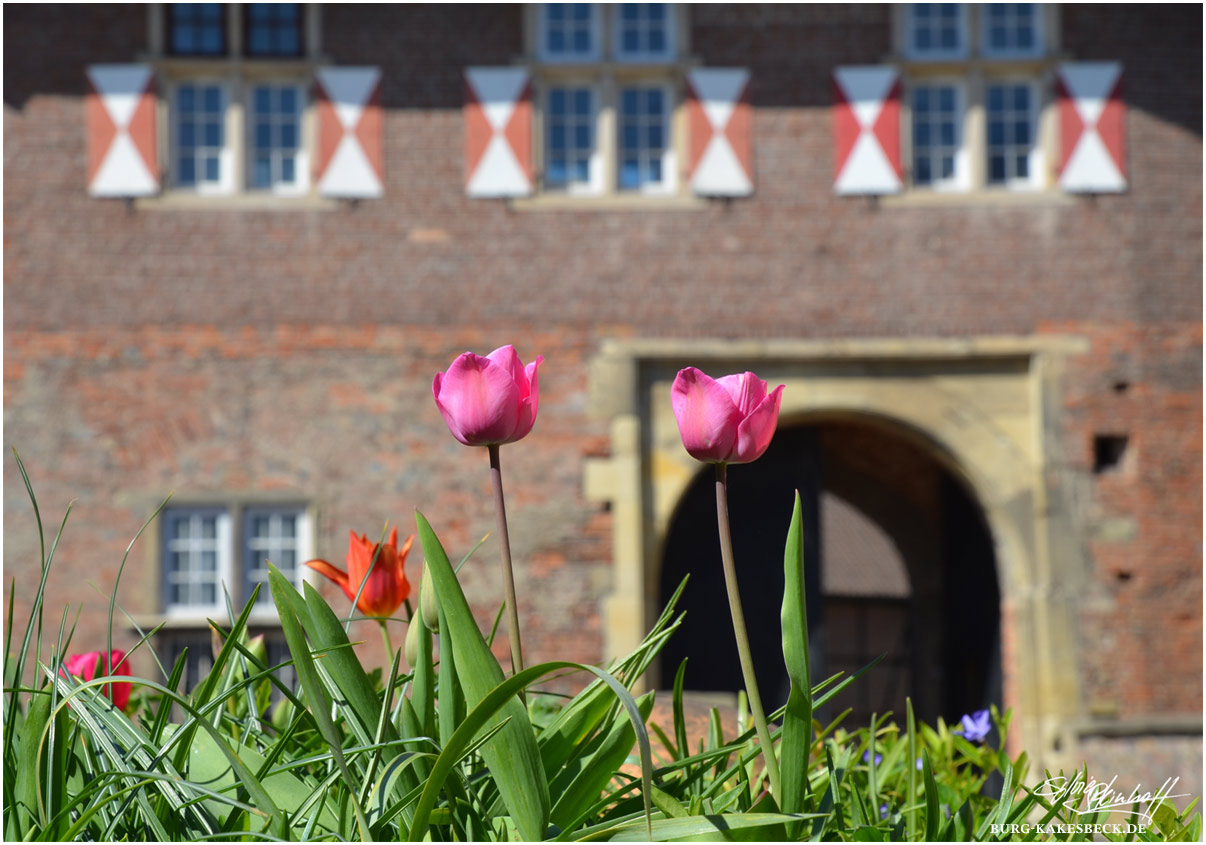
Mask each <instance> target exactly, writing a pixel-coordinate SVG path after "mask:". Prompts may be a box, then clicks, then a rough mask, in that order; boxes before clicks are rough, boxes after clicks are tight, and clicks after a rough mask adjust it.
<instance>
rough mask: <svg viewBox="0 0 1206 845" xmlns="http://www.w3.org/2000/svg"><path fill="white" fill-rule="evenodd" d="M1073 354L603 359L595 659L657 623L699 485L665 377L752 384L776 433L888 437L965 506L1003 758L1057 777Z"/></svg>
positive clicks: (609, 352) (1079, 572)
mask: <svg viewBox="0 0 1206 845" xmlns="http://www.w3.org/2000/svg"><path fill="white" fill-rule="evenodd" d="M1083 351H1084V348H1083V344H1082V343H1080V342H1079V341H1076V340H1070V339H1065V338H1049V337H1044V338H983V339H975V340H912V341H834V342H807V341H799V342H797V341H781V342H737V341H734V342H719V341H718V342H684V341H624V342H620V341H616V342H609V343H607V344H605V345H604V347H603V349H602V350H601V351H600V354H599V355H598V356H597V358H596V359H595V361H594V362H593V364H592V373H591V384H590V391H591V401H592V411H593V412H594V413H595V414H598V415H600V416H603V417H605V418H606V419H608V420H610V424H611V438H612V451H611V456H610V457H609V458H607V459H597V460H592V461H590V462H588V464H587V467H586V478H585V486H586V493H587V495H588V497H590V498H592V499H595V500H600V501H607V502H609V503H610V504H611V509H612V518H613V561H614V569H613V591H612V593H611V595H610V596H609V597H608V599H607V600H606V601H605V603H604V608H603V613H604V628H605V632H606V637H607V654H606V655H605V657H612V656H615V655H617V654H622V653H624V652H626V651H628V650H630V649H631V648H633V647H634V646H635V645H636V644H637V642H639V640H640V637H641V635H642V633H643V632H644V630H646V628H647V626H648V625H649V624H650V622H651V621H652V619H653V618H654V617H655V616H656V614H657V612H658V610H659V608H657V607H656V602H657V596H658V584H659V577H658V576H659V573H658V571H657V569H658V562H659V561H661V559H662V557H663V551H664V544H665V542H666V538H667V533H668V530H669V528H670V525H671V521H672V518H673V515H674V512H675V509H676V508H677V506H678V504H679V502H680V501H681V499H682V498H683V496H684V494H685V492H686V491H687V489H688V487H689V485H690V484H691V482H692V479H693V478H694V477H695V476H696V474H697V472H698V471H699V465H698V464H697V463H696V462H695V461H694V460H692V459H691V457H690V456H689V455H687V453H686V451H685V450H684V449H683V448H682V444H681V442H680V440H679V436H678V430H677V425H676V423H675V421H674V417H673V413H672V411H671V405H670V386H671V384H672V382H673V379H674V375H675V373H676V372H677V371H678V369H680V368H681V367H683V366H688V365H693V366H698V367H700V368H702V369H704V370H705V371H707V372H709V373H713V374H716V375H719V374H723V373H729V372H738V371H741V370H746V369H750V370H754V371H755V372H757V373H758V374H759V375H760V376H761V377H763V378H765V379H767V380H768V381H770V382H772V383H774V384H777V383H783V384H785V385H786V389H785V390H784V394H783V405H782V412H781V420H782V422H783V424H786V425H790V424H791V423H792V422H793V421H799V420H805V419H808V418H810V417H815V416H817V415H825V414H839V415H843V414H858V415H862V416H866V417H871V418H880V419H883V420H887V421H890V422H891V424H892V425H893V426H894V427H895V428H896V429H897V430H899V431H900V433H901V436H903V437H907V438H910V439H912V440H913V441H914V442H915V443H916V444H917V445H918V446H919V447H920V448H923V449H926V450H927V451H928V453H929V454H930V455H931V456H932V458H933V459H934V460H935V461H937V462H938V463H940V464H941V465H942V466H943V467H944V468H945V469H946V470H947V471H948V472H949V473H950V474H951V475H952V476H953V477H954V478H956V479H958V480H959V483H960V484H962V485H963V486H964V487H965V489H967V490H968V491H970V492H971V495H972V498H973V499H974V501H975V502H976V503H977V505H978V506H979V508H980V510H981V511H982V513H983V515H984V520H985V522H986V524H987V526H988V532H989V534H990V536H991V540H992V545H993V553H994V556H995V559H996V562H997V574H998V579H999V583H998V587H999V591H1000V597H1001V619H1002V624H1001V654H1002V659H1001V665H1002V672H1003V676H1004V681H1003V686H1004V701H1005V704H1006V706H1010V707H1013V708H1015V711H1016V713H1015V720H1014V726H1015V730H1014V732H1013V733H1012V734H1011V737H1010V739H1011V744H1014V745H1015V746H1018V747H1020V746H1022V745H1024V746H1025V747H1026V748H1027V749H1028V750H1029V751H1030V753H1031V757H1032V759H1033V761H1034V763H1035V765H1037V766H1039V767H1042V766H1053V767H1055V766H1058V765H1060V763H1061V757H1060V751H1061V748H1069V747H1070V746H1071V744H1072V742H1071V740H1072V735H1073V734H1072V731H1073V730H1074V727H1075V724H1076V721H1077V718H1078V717H1079V715H1080V713H1081V712H1082V707H1081V702H1080V692H1079V679H1078V663H1077V643H1076V637H1075V623H1074V612H1073V611H1074V603H1075V602H1076V601H1077V595H1078V591H1079V589H1080V588H1081V587H1082V585H1083V579H1084V572H1085V564H1084V559H1083V551H1082V550H1081V549H1080V547H1079V546H1078V545H1077V544H1076V543H1074V542H1071V541H1070V540H1069V538H1072V537H1074V536H1076V535H1075V532H1074V531H1073V530H1072V526H1071V524H1070V519H1071V518H1070V515H1069V514H1068V512H1067V509H1066V507H1065V504H1064V502H1063V501H1062V500H1061V499H1060V497H1058V496H1055V495H1053V494H1052V493H1051V491H1050V490H1049V483H1050V479H1049V477H1048V474H1047V472H1048V469H1049V466H1048V461H1049V457H1048V456H1049V455H1051V454H1054V453H1058V437H1059V435H1058V431H1059V429H1058V426H1057V425H1055V424H1053V418H1054V415H1055V414H1056V413H1057V412H1058V405H1057V402H1056V401H1054V398H1055V397H1058V396H1059V383H1060V377H1061V373H1062V368H1063V360H1064V358H1065V357H1067V356H1068V355H1070V354H1076V353H1078V352H1083Z"/></svg>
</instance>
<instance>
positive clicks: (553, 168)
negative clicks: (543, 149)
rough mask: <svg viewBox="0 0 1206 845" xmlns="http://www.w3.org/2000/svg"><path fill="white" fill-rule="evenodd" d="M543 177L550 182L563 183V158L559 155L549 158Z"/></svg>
mask: <svg viewBox="0 0 1206 845" xmlns="http://www.w3.org/2000/svg"><path fill="white" fill-rule="evenodd" d="M544 177H545V181H547V182H550V183H552V184H556V185H562V184H565V159H564V158H563V157H560V156H558V157H555V158H551V159H549V163H548V166H547V167H546V168H545V171H544Z"/></svg>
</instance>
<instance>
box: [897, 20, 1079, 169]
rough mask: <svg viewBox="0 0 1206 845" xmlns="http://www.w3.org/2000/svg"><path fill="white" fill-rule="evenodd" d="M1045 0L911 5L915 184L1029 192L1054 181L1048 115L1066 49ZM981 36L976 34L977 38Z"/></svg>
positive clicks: (902, 25)
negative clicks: (1052, 36)
mask: <svg viewBox="0 0 1206 845" xmlns="http://www.w3.org/2000/svg"><path fill="white" fill-rule="evenodd" d="M1053 14H1055V10H1053V9H1051V8H1048V7H1047V6H1044V5H1042V4H1035V3H1001V4H970V3H948V4H942V3H912V4H908V5H907V6H905V7H904V8H902V9H901V10H900V12H899V14H898V16H897V18H896V20H897V21H898V24H899V30H898V41H897V44H898V46H899V49H900V53H901V55H902V56H903V58H904V63H903V67H902V73H903V76H904V88H905V92H906V94H905V98H904V106H905V114H906V115H907V120H908V124H907V127H908V131H906V132H904V133H902V134H903V137H904V140H905V143H906V146H907V148H908V155H906V157H905V160H906V163H907V167H908V174H907V176H908V181H909V184H910V186H911V187H912V188H916V189H921V190H932V191H947V192H950V191H969V190H973V191H974V190H984V191H995V190H1004V191H1026V190H1041V189H1043V188H1045V187H1048V186H1049V185H1050V184H1052V183H1053V176H1052V174H1048V173H1047V172H1046V169H1045V168H1046V165H1047V162H1048V161H1050V160H1052V158H1053V156H1051V155H1050V151H1048V149H1047V148H1048V147H1050V146H1051V145H1052V144H1053V143H1054V140H1053V136H1052V135H1051V133H1044V129H1043V125H1044V121H1043V115H1044V113H1045V112H1046V111H1048V110H1050V109H1051V108H1053V105H1052V104H1053V101H1054V92H1053V91H1052V90H1051V88H1050V82H1049V81H1048V80H1049V79H1050V78H1051V75H1052V74H1051V72H1052V70H1053V69H1054V66H1055V61H1056V58H1055V56H1056V52H1055V49H1054V47H1053V45H1051V44H1050V43H1049V38H1048V33H1049V32H1051V31H1052V30H1053V28H1052V27H1051V26H1049V25H1047V23H1046V20H1047V18H1048V17H1049V16H1050V15H1053ZM973 33H974V37H973V35H972V34H973Z"/></svg>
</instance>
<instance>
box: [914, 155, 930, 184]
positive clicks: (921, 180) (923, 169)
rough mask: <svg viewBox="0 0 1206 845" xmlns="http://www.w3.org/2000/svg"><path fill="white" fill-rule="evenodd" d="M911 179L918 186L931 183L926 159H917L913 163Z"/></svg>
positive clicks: (928, 161) (928, 164) (928, 162)
mask: <svg viewBox="0 0 1206 845" xmlns="http://www.w3.org/2000/svg"><path fill="white" fill-rule="evenodd" d="M913 178H914V180H915V181H916V182H917V183H918V184H919V185H928V184H929V183H930V182H931V181H932V179H931V176H930V160H929V159H928V158H919V159H917V161H915V162H914V163H913Z"/></svg>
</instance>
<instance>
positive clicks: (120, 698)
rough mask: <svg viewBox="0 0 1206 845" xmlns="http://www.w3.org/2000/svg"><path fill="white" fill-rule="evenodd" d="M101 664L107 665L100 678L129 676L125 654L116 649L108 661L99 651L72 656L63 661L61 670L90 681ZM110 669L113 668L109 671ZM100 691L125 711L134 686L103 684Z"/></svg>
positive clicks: (122, 683) (124, 683)
mask: <svg viewBox="0 0 1206 845" xmlns="http://www.w3.org/2000/svg"><path fill="white" fill-rule="evenodd" d="M102 663H107V664H108V665H107V666H105V667H104V672H103V674H102V675H101V676H100V677H102V678H104V677H109V676H117V675H126V676H129V675H130V666H129V664H128V663H127V662H126V653H125V652H124V651H122V650H121V649H118V648H115V649H113V651H112V652H111V653H110V655H109V660H108V661H106V660H105V655H104V652H100V651H90V652H88V653H87V654H73V655H71V656H70V657H68V658H67V659H66V660H65V661H63V669H65V670H66V671H67V672H69V673H71V674H72V675H74V676H75V677H77V678H82V679H83V680H85V681H91V680H93V679H94V678H96V677H97V671H98V670H99V669H100V668H101V664H102ZM110 667H115V668H112V669H110ZM102 689H103V693H104V694H105V695H106V696H108V697H109V699H110V700H111V701H112V702H113V703H114V705H116V706H117V708H118V709H119V710H125V709H126V705H127V704H129V703H130V691H131V690H133V689H134V685H133V684H131V683H128V682H124V681H123V682H120V683H115V684H105V686H104V687H103V688H102Z"/></svg>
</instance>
